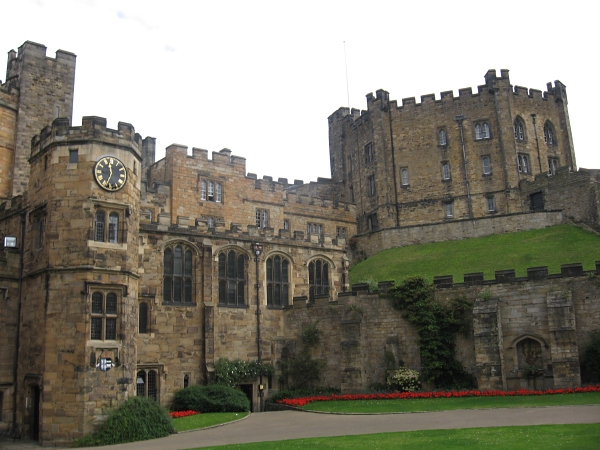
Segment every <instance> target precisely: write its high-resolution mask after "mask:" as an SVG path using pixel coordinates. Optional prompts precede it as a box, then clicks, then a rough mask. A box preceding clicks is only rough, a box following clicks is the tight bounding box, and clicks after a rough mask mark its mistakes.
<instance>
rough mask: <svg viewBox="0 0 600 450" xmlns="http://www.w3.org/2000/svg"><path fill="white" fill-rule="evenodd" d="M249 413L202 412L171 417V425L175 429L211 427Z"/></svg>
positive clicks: (186, 429) (185, 429)
mask: <svg viewBox="0 0 600 450" xmlns="http://www.w3.org/2000/svg"><path fill="white" fill-rule="evenodd" d="M248 414H249V413H247V412H243V413H202V414H196V415H194V416H187V417H182V418H180V419H173V426H174V427H175V429H176V430H177V431H188V430H196V429H198V428H206V427H212V426H213V425H219V424H222V423H227V422H232V421H234V420H239V419H241V418H243V417H246V416H247V415H248Z"/></svg>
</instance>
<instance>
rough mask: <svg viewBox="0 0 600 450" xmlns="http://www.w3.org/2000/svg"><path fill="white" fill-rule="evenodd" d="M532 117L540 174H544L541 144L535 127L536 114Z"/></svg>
mask: <svg viewBox="0 0 600 450" xmlns="http://www.w3.org/2000/svg"><path fill="white" fill-rule="evenodd" d="M531 117H532V118H533V131H534V133H535V146H536V147H537V154H538V164H539V166H540V173H542V157H541V156H540V142H539V140H538V135H537V126H536V125H535V114H532V115H531Z"/></svg>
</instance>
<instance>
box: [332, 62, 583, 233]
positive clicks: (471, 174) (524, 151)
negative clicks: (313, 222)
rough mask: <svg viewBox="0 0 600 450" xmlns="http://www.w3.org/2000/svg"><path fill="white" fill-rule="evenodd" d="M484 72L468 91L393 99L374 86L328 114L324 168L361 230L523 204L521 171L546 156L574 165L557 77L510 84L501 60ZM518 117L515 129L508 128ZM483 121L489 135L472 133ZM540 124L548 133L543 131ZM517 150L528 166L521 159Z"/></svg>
mask: <svg viewBox="0 0 600 450" xmlns="http://www.w3.org/2000/svg"><path fill="white" fill-rule="evenodd" d="M485 81H486V84H485V85H482V86H479V87H478V91H477V92H476V93H473V92H472V90H471V88H466V89H459V90H458V92H459V95H458V97H455V96H454V95H453V93H452V91H447V92H442V93H441V94H440V99H439V100H436V99H435V96H434V95H433V94H430V95H424V96H421V102H420V103H416V100H415V98H406V99H403V100H402V104H401V105H398V102H396V101H393V100H390V96H389V93H388V92H386V91H384V90H378V91H377V92H376V95H373V94H369V95H367V110H366V111H361V112H359V111H358V110H355V109H353V110H349V109H348V108H340V109H339V110H338V111H336V112H335V113H334V114H332V115H331V116H330V117H329V136H330V155H331V162H332V166H331V174H332V175H331V176H332V179H333V180H335V181H336V182H339V183H341V184H342V185H343V186H344V190H345V198H348V199H351V200H353V201H355V202H356V205H357V220H358V229H359V232H365V231H370V230H372V229H377V228H384V229H385V228H392V227H402V226H414V225H421V224H430V223H436V222H440V221H442V220H448V221H451V220H456V219H469V218H480V217H488V216H490V215H494V214H512V213H518V212H523V211H526V210H527V206H526V205H525V204H524V203H523V201H522V199H521V196H520V193H519V183H520V182H521V181H523V180H532V179H533V176H534V175H535V174H540V173H546V172H547V171H548V158H550V157H552V158H555V159H557V160H558V164H559V165H560V166H561V167H567V166H571V167H574V154H573V145H572V142H571V138H570V127H569V123H568V114H567V113H566V91H565V88H564V85H563V84H562V83H560V82H559V81H556V82H555V83H554V85H552V84H548V91H547V92H544V93H542V92H541V91H539V90H535V89H529V90H528V89H525V88H522V87H519V86H515V87H513V86H512V85H511V84H510V79H509V77H508V70H502V71H501V76H500V77H497V76H496V72H495V71H493V70H492V71H489V72H488V73H487V74H486V75H485ZM534 116H535V117H534ZM517 117H518V118H519V119H520V120H522V121H523V123H524V124H525V129H524V135H523V136H522V139H521V137H519V139H516V138H515V136H514V131H513V123H514V120H515V119H516V118H517ZM483 124H487V126H488V127H489V135H480V136H478V135H477V134H476V131H475V130H476V128H477V126H483ZM546 124H549V125H550V126H551V128H552V130H553V136H554V139H553V141H552V143H546V142H545V141H544V126H545V125H546ZM441 132H442V133H444V136H445V138H444V140H440V133H441ZM519 156H521V157H526V158H527V161H528V163H527V164H526V166H527V167H525V165H523V166H522V167H520V168H519V165H518V164H517V160H518V157H519ZM483 158H489V170H487V168H486V170H484V167H483ZM448 205H451V206H448Z"/></svg>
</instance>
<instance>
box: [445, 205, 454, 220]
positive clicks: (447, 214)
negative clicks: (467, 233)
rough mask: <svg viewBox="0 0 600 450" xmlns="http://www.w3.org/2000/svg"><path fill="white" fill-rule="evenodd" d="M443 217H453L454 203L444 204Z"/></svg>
mask: <svg viewBox="0 0 600 450" xmlns="http://www.w3.org/2000/svg"><path fill="white" fill-rule="evenodd" d="M444 217H446V218H447V219H451V218H452V217H454V203H452V202H448V203H444Z"/></svg>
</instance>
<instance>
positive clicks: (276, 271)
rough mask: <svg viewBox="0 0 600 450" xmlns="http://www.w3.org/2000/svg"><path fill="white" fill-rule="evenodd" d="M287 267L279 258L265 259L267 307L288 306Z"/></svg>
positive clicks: (287, 263) (287, 264) (282, 259)
mask: <svg viewBox="0 0 600 450" xmlns="http://www.w3.org/2000/svg"><path fill="white" fill-rule="evenodd" d="M289 265H290V263H289V262H288V260H287V259H286V258H282V257H281V256H274V257H272V258H268V259H267V305H269V306H275V307H283V306H286V305H287V304H288V301H289V289H290V286H289Z"/></svg>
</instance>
